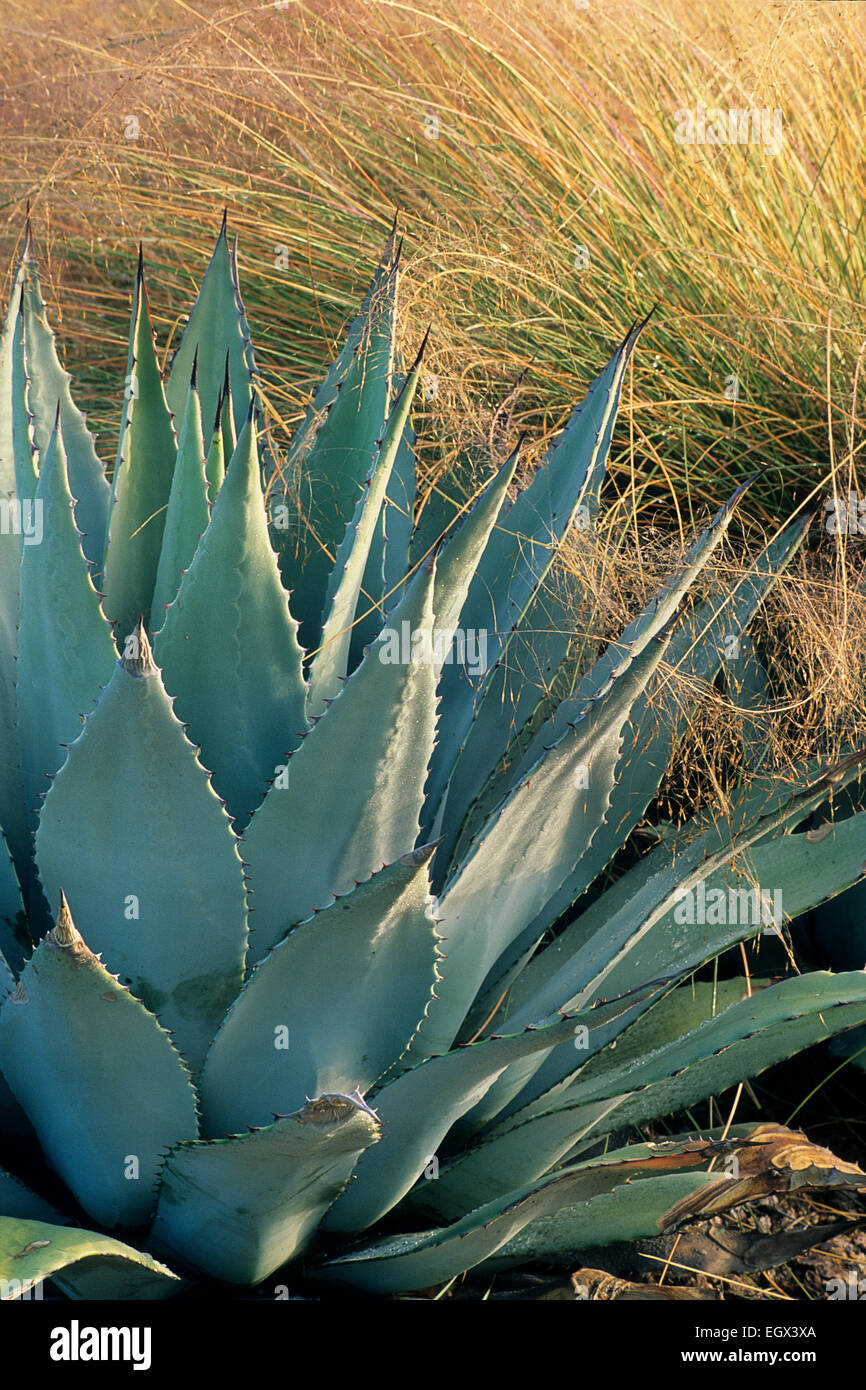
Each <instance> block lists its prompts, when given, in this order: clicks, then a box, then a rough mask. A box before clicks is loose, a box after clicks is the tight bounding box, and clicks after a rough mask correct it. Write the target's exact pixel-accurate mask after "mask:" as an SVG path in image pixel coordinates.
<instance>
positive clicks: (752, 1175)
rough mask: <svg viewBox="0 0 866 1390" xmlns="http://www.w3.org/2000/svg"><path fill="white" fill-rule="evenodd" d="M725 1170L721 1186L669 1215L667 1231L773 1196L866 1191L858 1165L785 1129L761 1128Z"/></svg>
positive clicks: (709, 1187) (737, 1149)
mask: <svg viewBox="0 0 866 1390" xmlns="http://www.w3.org/2000/svg"><path fill="white" fill-rule="evenodd" d="M731 1158H733V1159H734V1163H733V1165H732V1164H731V1161H730V1159H731ZM732 1167H733V1171H731V1168H732ZM725 1169H726V1171H724V1172H720V1174H719V1179H718V1182H714V1183H709V1184H708V1185H707V1186H706V1187H703V1188H701V1189H700V1190H699V1191H698V1192H695V1193H692V1194H691V1195H690V1196H688V1197H685V1198H683V1200H682V1201H680V1202H677V1203H675V1204H674V1206H672V1207H671V1208H670V1210H669V1211H667V1212H665V1214H664V1216H663V1217H662V1218H661V1221H660V1223H659V1225H660V1228H661V1230H662V1231H669V1230H672V1229H673V1228H675V1227H676V1226H678V1225H681V1224H683V1223H684V1222H687V1221H693V1220H694V1219H695V1218H696V1217H698V1216H701V1217H706V1216H712V1215H714V1214H715V1213H716V1212H721V1211H728V1210H729V1209H730V1208H731V1207H735V1206H739V1205H740V1204H741V1203H742V1202H748V1201H753V1200H754V1199H755V1198H756V1197H766V1196H769V1195H771V1194H773V1193H779V1192H796V1191H800V1190H802V1189H805V1188H812V1187H866V1173H864V1172H863V1170H862V1169H861V1168H858V1166H857V1164H856V1163H846V1162H844V1160H843V1159H841V1158H837V1157H836V1155H835V1154H833V1153H831V1151H830V1150H829V1149H824V1148H821V1146H820V1145H818V1144H813V1143H812V1142H811V1140H810V1139H807V1138H806V1135H805V1134H802V1133H800V1131H799V1130H792V1129H787V1128H786V1127H785V1126H784V1125H773V1124H766V1125H758V1126H757V1127H756V1128H755V1129H754V1130H753V1131H752V1133H751V1135H750V1137H749V1139H748V1140H747V1141H745V1142H744V1141H741V1142H740V1143H739V1144H737V1145H734V1146H733V1147H732V1149H731V1155H730V1156H729V1158H728V1159H727V1160H726V1163H725Z"/></svg>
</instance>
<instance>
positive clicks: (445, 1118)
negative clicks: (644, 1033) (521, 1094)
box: [323, 1000, 628, 1231]
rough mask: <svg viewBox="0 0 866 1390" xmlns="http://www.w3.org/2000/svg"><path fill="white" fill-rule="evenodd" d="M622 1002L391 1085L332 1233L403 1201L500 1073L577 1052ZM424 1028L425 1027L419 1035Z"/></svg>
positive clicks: (494, 1041)
mask: <svg viewBox="0 0 866 1390" xmlns="http://www.w3.org/2000/svg"><path fill="white" fill-rule="evenodd" d="M627 1007H628V1005H624V1004H623V1003H622V1001H620V1000H614V1001H611V1002H610V1003H605V1004H602V1005H598V1006H597V1007H596V1008H592V1009H587V1010H585V1011H584V1013H583V1014H582V1015H575V1016H574V1017H573V1018H566V1019H561V1020H559V1021H558V1022H557V1023H555V1024H551V1025H549V1026H547V1027H544V1028H536V1029H533V1028H528V1029H526V1030H525V1031H524V1032H523V1033H518V1034H516V1035H514V1036H505V1037H495V1038H487V1039H485V1041H484V1042H479V1043H473V1044H472V1045H467V1046H465V1047H463V1048H460V1049H458V1050H457V1051H455V1052H450V1053H448V1054H446V1055H445V1056H442V1057H432V1058H428V1059H427V1060H426V1061H424V1062H421V1063H420V1064H419V1065H418V1066H415V1067H412V1068H411V1069H410V1070H408V1071H405V1072H403V1074H402V1075H401V1076H398V1077H397V1079H396V1080H395V1081H389V1082H387V1083H386V1085H384V1086H383V1087H382V1088H381V1090H379V1091H378V1092H377V1093H376V1095H375V1098H374V1099H373V1100H372V1101H371V1104H373V1105H374V1106H375V1108H376V1113H377V1115H378V1116H379V1119H380V1120H381V1122H382V1125H383V1138H382V1141H381V1143H380V1144H379V1145H377V1147H376V1149H375V1150H372V1149H371V1150H370V1152H369V1153H367V1154H365V1155H364V1157H363V1158H362V1159H361V1160H360V1162H359V1164H358V1168H357V1171H356V1173H355V1180H354V1181H353V1182H352V1184H351V1185H350V1187H349V1188H347V1190H346V1191H345V1192H344V1193H343V1195H342V1196H341V1197H340V1198H339V1200H338V1201H337V1202H336V1203H335V1204H334V1207H333V1209H332V1210H331V1211H329V1212H328V1214H327V1216H326V1217H325V1219H324V1222H323V1226H324V1227H325V1228H326V1229H328V1230H338V1231H359V1230H363V1229H364V1227H366V1226H370V1225H372V1224H373V1223H374V1222H375V1221H378V1220H379V1218H380V1217H381V1216H384V1214H385V1213H386V1212H387V1211H390V1210H391V1208H392V1207H394V1206H396V1204H397V1203H398V1202H399V1201H400V1200H401V1199H402V1198H403V1197H404V1196H405V1195H406V1193H407V1192H408V1191H409V1190H410V1188H411V1187H412V1186H413V1185H414V1183H415V1181H416V1179H417V1178H419V1177H420V1176H421V1174H422V1173H423V1172H424V1169H425V1168H426V1167H427V1166H428V1165H429V1164H430V1162H431V1160H432V1159H433V1158H435V1157H436V1150H437V1147H438V1145H439V1144H440V1143H441V1141H442V1140H443V1138H444V1137H445V1135H446V1134H447V1133H448V1131H449V1130H450V1128H451V1126H452V1125H453V1124H454V1123H455V1121H457V1120H459V1118H460V1116H461V1115H463V1114H465V1112H466V1111H467V1110H469V1109H470V1107H471V1106H473V1105H474V1104H475V1103H476V1101H477V1100H478V1099H479V1098H480V1097H481V1096H482V1095H484V1093H485V1092H486V1091H487V1089H488V1088H489V1087H490V1086H491V1085H492V1084H493V1082H494V1081H495V1080H496V1078H497V1076H499V1074H500V1073H501V1072H502V1070H503V1069H504V1068H505V1067H506V1066H508V1065H509V1064H510V1063H513V1062H514V1061H516V1060H517V1059H519V1058H521V1057H529V1056H531V1055H532V1054H533V1053H534V1052H543V1051H549V1050H550V1049H551V1048H562V1049H564V1050H565V1051H568V1052H570V1053H571V1054H572V1055H577V1054H576V1053H574V1043H575V1037H576V1033H577V1029H578V1028H581V1029H582V1028H584V1027H586V1028H589V1029H593V1028H596V1027H602V1026H603V1025H604V1024H605V1023H606V1022H609V1021H610V1020H611V1019H612V1018H615V1017H616V1016H617V1015H618V1014H620V1013H622V1012H623V1009H624V1008H627ZM424 1026H426V1025H422V1029H421V1031H423V1028H424Z"/></svg>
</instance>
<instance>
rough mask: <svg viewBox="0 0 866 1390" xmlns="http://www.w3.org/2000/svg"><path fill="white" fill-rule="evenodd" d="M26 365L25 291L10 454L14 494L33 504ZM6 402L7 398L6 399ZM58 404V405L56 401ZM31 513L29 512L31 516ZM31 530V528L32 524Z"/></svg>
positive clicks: (15, 350)
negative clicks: (13, 475)
mask: <svg viewBox="0 0 866 1390" xmlns="http://www.w3.org/2000/svg"><path fill="white" fill-rule="evenodd" d="M27 388H28V382H27V365H26V356H25V345H24V289H23V287H22V290H21V303H20V306H19V309H18V315H17V318H16V320H15V336H14V339H13V343H12V384H11V401H12V452H13V455H14V459H15V495H16V496H17V498H18V499H19V501H20V502H32V501H33V499H34V497H35V496H36V483H37V481H38V472H37V468H36V445H35V443H34V438H33V417H32V415H31V414H30V406H29V401H28V390H27ZM7 399H8V398H7ZM58 405H59V402H58ZM32 515H33V513H31V516H32ZM24 523H25V517H24V515H23V514H22V516H21V519H20V523H19V524H20V531H21V549H22V550H23V549H24V541H25V530H26V529H27V527H26V526H25V524H24ZM30 529H31V530H33V526H32V523H31V527H30Z"/></svg>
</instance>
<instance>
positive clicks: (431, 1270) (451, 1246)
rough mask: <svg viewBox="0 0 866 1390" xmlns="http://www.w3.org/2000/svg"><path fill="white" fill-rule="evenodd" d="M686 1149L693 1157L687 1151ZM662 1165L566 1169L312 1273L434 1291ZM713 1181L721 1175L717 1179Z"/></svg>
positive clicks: (610, 1162) (648, 1161)
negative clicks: (536, 1227)
mask: <svg viewBox="0 0 866 1390" xmlns="http://www.w3.org/2000/svg"><path fill="white" fill-rule="evenodd" d="M683 1152H684V1154H686V1155H688V1150H686V1149H685V1148H683ZM692 1160H693V1162H694V1165H695V1167H697V1166H699V1165H700V1164H701V1163H706V1162H707V1159H706V1157H705V1156H704V1155H703V1153H702V1152H701V1151H700V1150H697V1151H696V1152H694V1153H693V1154H692V1155H691V1158H690V1159H687V1161H692ZM654 1167H655V1168H656V1169H657V1168H658V1160H657V1159H653V1158H651V1157H647V1158H644V1157H643V1156H641V1157H639V1158H635V1159H625V1160H622V1159H620V1160H619V1161H617V1160H616V1159H594V1160H592V1161H591V1162H589V1163H582V1164H576V1165H574V1166H572V1167H569V1168H563V1169H561V1170H560V1171H559V1172H556V1173H552V1174H550V1175H549V1176H548V1177H546V1178H542V1179H540V1180H538V1181H536V1182H533V1183H530V1184H527V1185H526V1186H523V1187H518V1188H515V1189H512V1190H511V1191H510V1192H508V1193H507V1194H506V1195H505V1196H499V1197H496V1198H495V1199H494V1200H493V1201H490V1202H486V1203H485V1204H484V1206H481V1207H477V1208H476V1209H475V1210H474V1211H472V1212H470V1213H469V1215H468V1216H465V1217H464V1218H463V1219H462V1220H461V1221H458V1222H456V1223H455V1224H454V1225H453V1226H447V1227H444V1228H440V1229H437V1230H433V1231H423V1232H419V1233H417V1234H413V1235H399V1236H386V1237H385V1238H384V1239H381V1240H378V1241H374V1242H373V1243H372V1244H369V1245H362V1246H360V1247H359V1248H357V1249H355V1250H352V1251H350V1252H349V1253H348V1254H345V1255H338V1256H337V1257H336V1258H335V1259H332V1260H328V1261H327V1262H326V1263H325V1264H322V1265H319V1266H318V1267H316V1268H313V1269H311V1270H310V1273H311V1274H314V1275H317V1276H321V1277H324V1278H328V1279H338V1280H340V1281H342V1282H344V1283H347V1284H351V1285H353V1286H354V1287H356V1288H361V1289H365V1290H367V1291H368V1292H375V1293H378V1294H388V1293H400V1292H405V1291H408V1290H410V1289H421V1288H429V1287H430V1286H431V1285H434V1284H439V1283H443V1282H444V1281H445V1280H447V1279H450V1278H452V1277H453V1276H454V1275H457V1274H461V1273H462V1272H463V1271H464V1270H467V1269H472V1268H473V1266H475V1265H477V1264H480V1263H481V1262H482V1261H483V1260H487V1259H490V1257H491V1256H493V1255H495V1254H496V1252H497V1251H498V1250H500V1249H501V1248H502V1247H503V1246H504V1245H506V1243H507V1242H509V1241H512V1240H514V1239H515V1237H516V1236H518V1235H519V1233H520V1232H521V1231H522V1230H523V1229H524V1227H526V1226H528V1225H529V1223H530V1222H536V1221H540V1220H542V1219H543V1218H545V1217H550V1216H553V1215H554V1214H555V1213H556V1212H557V1211H559V1210H560V1209H562V1208H569V1207H573V1206H576V1205H577V1204H578V1203H586V1202H589V1201H590V1200H591V1199H592V1198H593V1197H597V1196H598V1195H599V1194H601V1193H605V1192H610V1191H612V1190H613V1189H614V1188H615V1187H616V1186H617V1185H618V1184H619V1183H622V1182H625V1181H626V1179H629V1178H631V1179H632V1180H634V1179H636V1178H638V1177H640V1176H641V1175H642V1173H644V1172H650V1173H651V1172H652V1171H653V1168H654ZM712 1180H717V1179H715V1176H714V1177H713V1179H712ZM689 1190H690V1189H689ZM677 1195H679V1193H678V1194H677Z"/></svg>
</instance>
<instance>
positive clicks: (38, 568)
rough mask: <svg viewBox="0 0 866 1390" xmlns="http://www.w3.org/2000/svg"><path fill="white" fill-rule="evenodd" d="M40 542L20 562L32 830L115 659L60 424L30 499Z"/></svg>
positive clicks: (22, 713)
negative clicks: (78, 521) (36, 510)
mask: <svg viewBox="0 0 866 1390" xmlns="http://www.w3.org/2000/svg"><path fill="white" fill-rule="evenodd" d="M36 501H37V502H38V503H39V506H40V508H41V525H42V539H41V543H40V544H39V545H32V546H31V545H27V546H25V547H24V554H23V556H22V559H21V605H20V625H19V632H18V735H19V739H20V746H21V767H22V775H23V780H24V796H25V803H26V807H27V814H28V818H29V821H30V825H31V828H32V829H34V830H35V828H36V819H37V813H38V809H39V806H40V805H41V798H42V796H43V795H44V793H45V792H47V790H48V786H49V782H48V779H49V778H50V777H52V776H53V775H54V773H55V772H56V771H57V769H58V768H59V766H60V764H61V763H62V762H63V761H64V758H65V756H66V755H65V752H64V747H65V745H66V744H67V743H72V741H73V740H74V739H76V738H77V737H78V735H79V734H80V733H81V725H82V720H83V719H84V717H85V715H87V714H89V713H90V711H91V710H92V708H93V706H94V704H95V703H96V701H97V699H98V698H99V695H100V692H101V690H102V687H103V686H104V685H107V684H108V682H109V680H110V679H111V675H112V672H113V671H114V666H115V662H116V658H117V653H116V651H115V647H114V642H113V640H112V636H111V629H110V627H109V625H108V623H107V622H106V619H105V616H104V614H103V612H102V609H101V607H100V603H99V596H98V594H97V592H96V590H95V589H94V587H93V581H92V580H91V578H90V569H89V566H88V564H87V561H86V560H85V558H84V552H83V551H82V549H81V538H80V535H79V533H78V530H77V528H76V525H75V519H74V516H73V502H72V498H71V496H70V494H69V483H68V481H67V473H66V451H65V449H64V447H63V438H62V434H61V427H60V421H59V418H58V422H57V427H56V429H55V430H54V432H53V434H52V436H51V439H50V441H49V443H48V448H47V449H46V451H45V455H44V458H43V460H42V471H41V473H40V476H39V486H38V488H37V491H36Z"/></svg>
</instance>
